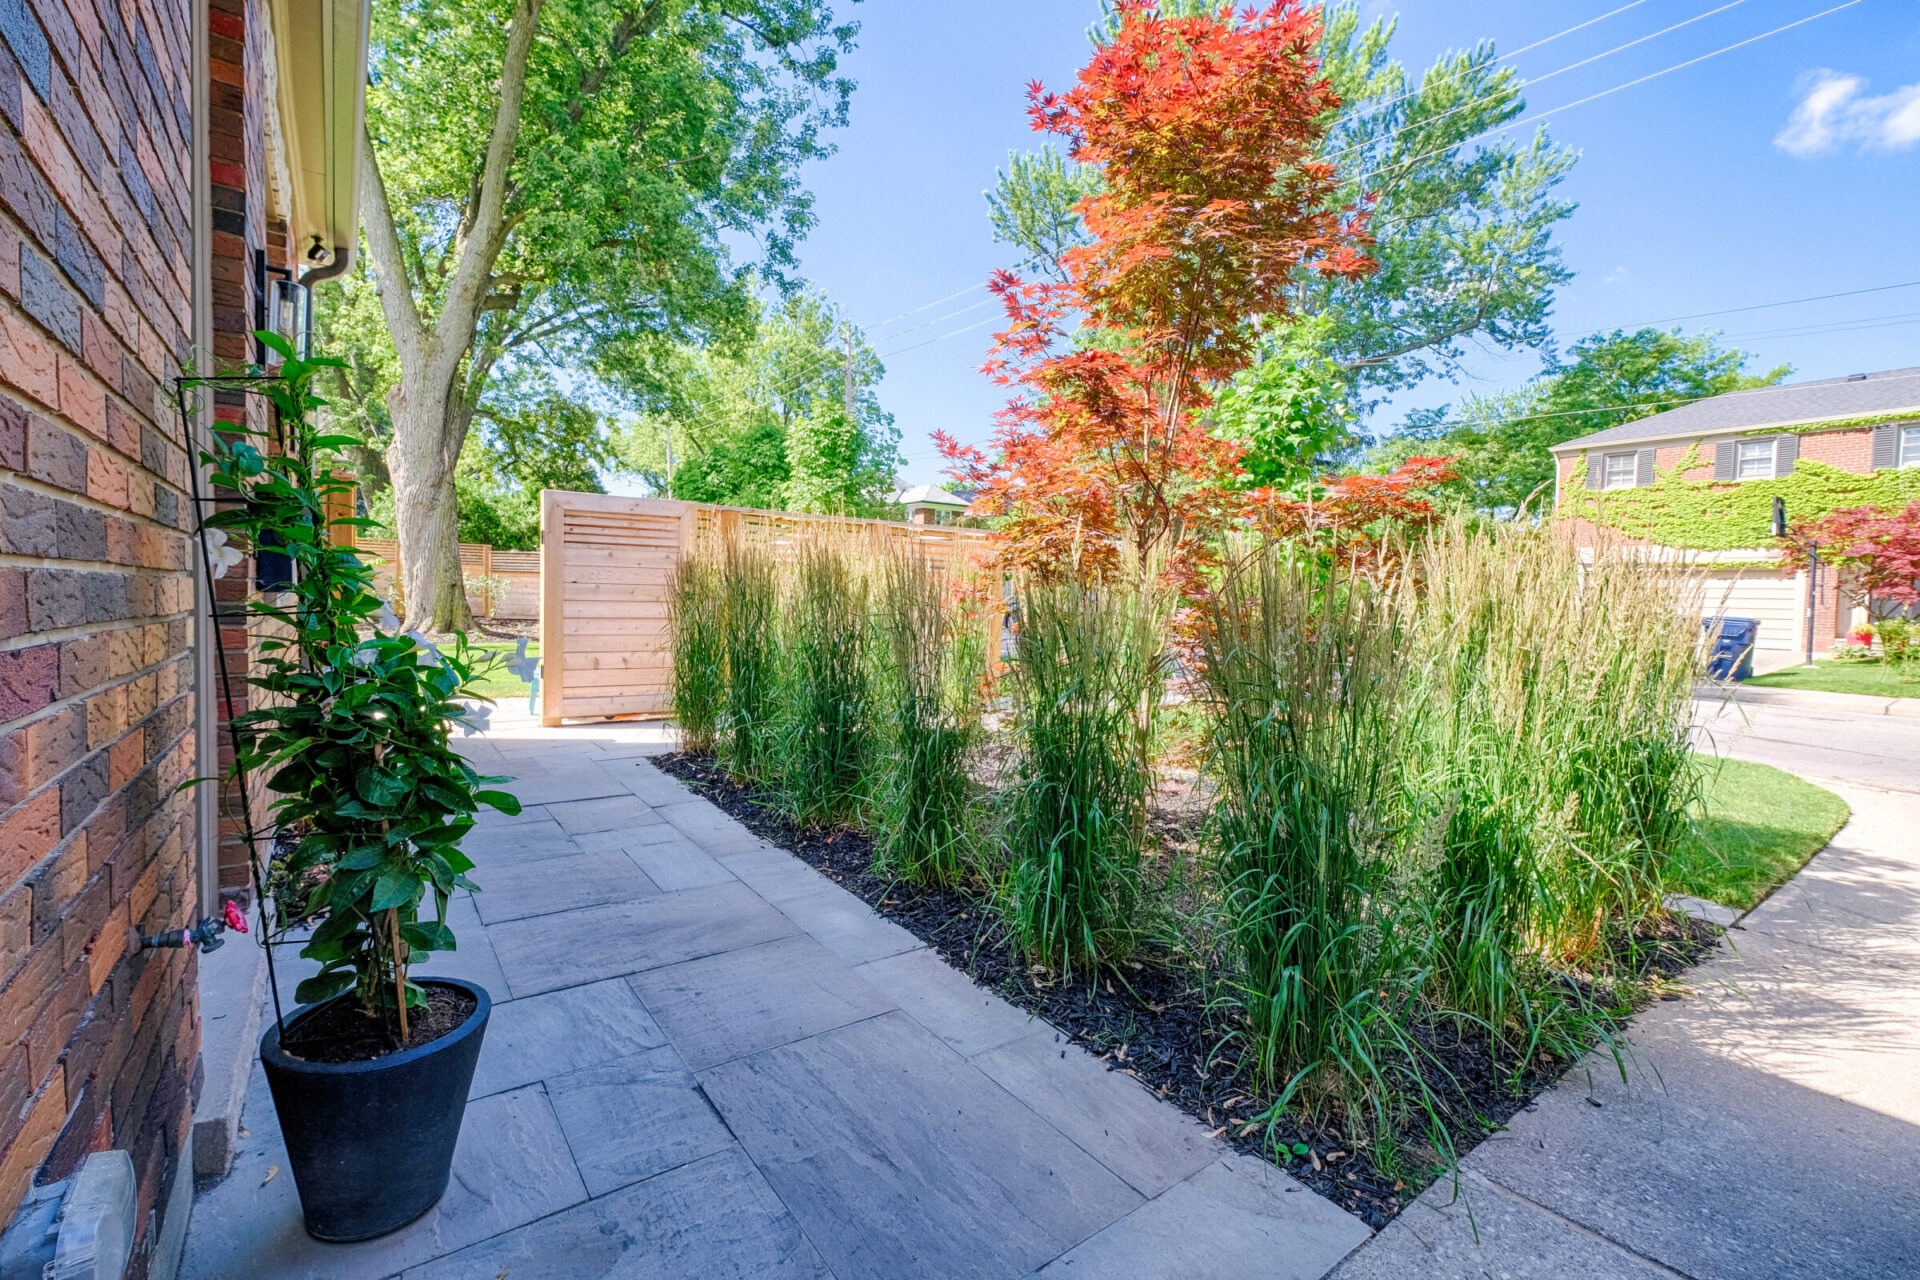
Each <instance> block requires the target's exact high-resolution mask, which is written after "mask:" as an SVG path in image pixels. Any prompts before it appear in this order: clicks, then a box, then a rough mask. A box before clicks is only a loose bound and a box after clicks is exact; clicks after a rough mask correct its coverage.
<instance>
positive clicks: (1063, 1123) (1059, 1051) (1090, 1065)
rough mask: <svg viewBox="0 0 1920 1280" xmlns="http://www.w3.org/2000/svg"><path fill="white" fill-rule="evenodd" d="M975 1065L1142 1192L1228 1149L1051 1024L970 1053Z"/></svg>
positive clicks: (1152, 1192)
mask: <svg viewBox="0 0 1920 1280" xmlns="http://www.w3.org/2000/svg"><path fill="white" fill-rule="evenodd" d="M973 1061H974V1065H975V1066H977V1067H979V1068H980V1069H981V1070H982V1071H984V1072H986V1073H987V1075H989V1076H991V1077H992V1078H993V1079H994V1081H995V1082H997V1083H998V1084H999V1085H1000V1086H1001V1087H1002V1088H1003V1089H1005V1090H1006V1091H1007V1092H1008V1093H1011V1094H1012V1095H1013V1096H1014V1097H1016V1098H1018V1099H1020V1101H1022V1102H1024V1103H1026V1104H1027V1105H1028V1106H1030V1107H1032V1108H1033V1109H1034V1110H1035V1111H1037V1112H1039V1113H1040V1114H1041V1115H1043V1116H1046V1117H1047V1118H1048V1119H1049V1120H1051V1121H1052V1122H1053V1123H1054V1125H1055V1126H1056V1127H1057V1128H1059V1129H1060V1131H1061V1132H1063V1133H1065V1134H1066V1135H1067V1136H1068V1137H1069V1138H1072V1139H1073V1140H1074V1141H1075V1142H1077V1143H1079V1144H1080V1145H1081V1146H1082V1147H1084V1148H1086V1150H1088V1151H1089V1152H1091V1153H1092V1154H1093V1155H1094V1157H1095V1158H1097V1159H1098V1160H1099V1161H1100V1162H1101V1163H1102V1164H1104V1165H1106V1166H1107V1168H1109V1169H1112V1170H1113V1171H1114V1172H1115V1173H1117V1174H1119V1175H1120V1176H1121V1177H1123V1178H1125V1179H1126V1180H1127V1181H1128V1182H1129V1183H1131V1184H1132V1185H1133V1188H1134V1189H1135V1190H1136V1191H1138V1192H1140V1193H1141V1194H1142V1195H1146V1196H1157V1195H1159V1194H1160V1193H1161V1192H1162V1191H1165V1190H1166V1189H1167V1188H1168V1187H1170V1186H1172V1185H1173V1184H1174V1183H1176V1182H1178V1181H1180V1180H1181V1179H1182V1178H1185V1177H1187V1176H1188V1175H1189V1174H1193V1173H1197V1172H1199V1171H1200V1170H1201V1169H1203V1168H1205V1167H1206V1166H1207V1165H1209V1164H1211V1163H1213V1162H1214V1161H1216V1160H1218V1159H1219V1158H1220V1157H1221V1156H1223V1155H1225V1154H1226V1148H1224V1147H1223V1146H1221V1144H1220V1143H1219V1142H1217V1141H1215V1140H1214V1139H1212V1138H1209V1137H1208V1136H1207V1132H1206V1130H1205V1129H1203V1128H1201V1127H1200V1124H1199V1122H1198V1121H1196V1120H1194V1119H1193V1118H1192V1117H1191V1116H1189V1115H1187V1114H1186V1113H1185V1112H1184V1111H1180V1110H1178V1109H1177V1108H1175V1107H1172V1106H1169V1105H1168V1104H1166V1103H1165V1102H1162V1101H1161V1100H1160V1099H1158V1098H1156V1097H1154V1096H1153V1095H1152V1094H1150V1093H1148V1092H1147V1091H1146V1089H1145V1088H1143V1087H1142V1086H1141V1084H1140V1083H1139V1081H1137V1080H1135V1079H1134V1078H1133V1077H1131V1076H1128V1075H1123V1074H1121V1073H1120V1072H1117V1071H1108V1070H1107V1069H1106V1067H1105V1065H1104V1064H1102V1063H1099V1062H1096V1061H1095V1060H1094V1059H1093V1058H1092V1057H1091V1056H1090V1055H1089V1054H1087V1053H1086V1051H1085V1050H1083V1049H1081V1048H1080V1047H1079V1046H1078V1045H1075V1044H1071V1043H1069V1042H1068V1041H1067V1038H1066V1037H1065V1036H1063V1035H1061V1034H1060V1033H1059V1032H1058V1031H1055V1030H1054V1029H1053V1028H1052V1027H1044V1028H1043V1029H1042V1030H1039V1031H1035V1032H1031V1033H1029V1034H1027V1035H1024V1036H1022V1037H1021V1038H1020V1039H1018V1040H1014V1041H1011V1042H1009V1043H1007V1044H1004V1045H1002V1046H1000V1047H999V1048H997V1049H990V1050H988V1051H987V1052H986V1053H983V1054H981V1055H979V1056H978V1057H976V1058H975V1059H974V1060H973Z"/></svg>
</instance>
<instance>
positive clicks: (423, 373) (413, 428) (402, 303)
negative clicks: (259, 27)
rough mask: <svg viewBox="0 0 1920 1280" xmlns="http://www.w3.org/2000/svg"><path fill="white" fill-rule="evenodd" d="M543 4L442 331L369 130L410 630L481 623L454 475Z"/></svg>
mask: <svg viewBox="0 0 1920 1280" xmlns="http://www.w3.org/2000/svg"><path fill="white" fill-rule="evenodd" d="M541 4H542V0H515V4H514V12H513V17H512V19H511V20H510V22H509V24H508V33H507V48H506V57H505V60H504V62H503V63H502V65H501V69H500V82H499V83H500V101H499V104H498V105H497V106H496V108H495V110H494V118H493V128H492V131H491V133H490V135H489V137H488V139H487V150H486V155H485V158H484V159H483V160H482V162H481V169H480V172H479V174H478V175H476V178H475V182H474V188H473V194H472V196H471V197H470V199H469V201H468V204H467V207H466V209H465V210H463V211H462V216H461V222H460V227H459V229H458V231H457V232H456V234H455V238H454V243H453V245H452V246H451V253H452V259H453V269H452V272H451V275H450V276H448V277H447V280H446V284H445V287H444V288H443V289H442V290H441V291H440V296H439V298H438V303H439V305H438V307H437V309H436V314H435V315H434V318H433V321H432V323H431V324H429V323H428V321H427V320H426V318H425V316H423V315H422V313H421V307H420V299H419V298H418V297H416V295H415V284H416V282H415V281H414V280H413V279H411V278H410V276H409V274H408V270H407V257H406V254H405V252H404V251H403V250H402V248H401V244H400V236H399V232H398V230H397V228H396V224H395V221H394V216H393V206H392V204H391V203H390V202H389V200H388V198H387V189H386V183H385V181H384V180H383V179H382V177H381V174H380V165H379V161H378V159H377V158H376V156H375V154H374V144H373V137H372V135H371V134H370V133H369V134H368V135H367V136H366V137H365V138H364V139H363V144H362V148H361V184H360V185H361V222H362V225H363V226H364V228H365V231H366V237H367V257H368V259H369V261H370V262H371V263H372V265H373V279H374V288H375V290H376V291H377V292H378V293H379V295H380V306H381V310H382V311H383V312H384V313H385V315H386V320H387V331H388V333H389V334H391V335H392V337H393V347H394V352H395V354H396V355H398V356H399V358H400V394H399V396H398V397H397V403H396V404H394V406H393V408H394V410H395V412H394V415H393V444H392V445H391V446H390V447H389V448H388V450H387V464H388V469H389V471H390V472H391V474H392V477H393V498H394V513H395V517H396V523H397V525H398V526H399V527H398V528H397V529H395V531H394V534H395V537H396V538H397V539H398V540H399V543H400V580H401V585H402V588H403V589H404V591H405V593H406V625H407V626H409V627H417V628H420V629H422V630H427V631H449V630H465V629H466V628H469V627H471V626H472V625H473V613H472V611H471V610H469V609H468V608H467V595H466V584H465V581H464V580H463V579H462V577H461V573H460V540H459V539H460V534H459V519H458V515H457V511H456V508H455V500H454V491H453V473H454V468H455V466H456V465H457V464H458V463H459V461H460V450H461V447H462V446H463V445H464V444H465V443H466V438H467V425H468V423H470V422H471V421H472V418H473V409H474V406H475V404H476V403H477V400H478V397H479V395H480V393H481V391H482V390H483V389H484V384H485V380H486V377H487V371H488V369H489V368H490V366H491V360H488V361H485V362H482V361H478V360H476V361H474V362H473V363H472V365H471V367H469V369H468V371H467V375H466V379H465V382H464V384H463V383H462V378H461V368H462V362H463V361H465V360H466V359H467V356H468V352H469V349H470V348H471V347H472V345H473V339H474V334H475V333H476V332H477V330H478V328H479V321H480V316H481V312H482V310H483V309H484V308H485V306H486V305H487V298H488V295H489V293H490V291H491V290H492V287H493V268H494V264H495V262H496V261H497V260H498V259H499V256H500V251H501V249H502V247H504V245H505V243H506V238H507V195H508V187H507V181H508V179H507V171H508V168H509V166H510V165H511V164H512V161H513V151H514V146H515V142H516V140H517V139H518V137H519V133H520V107H521V101H522V98H523V97H524V95H525V91H526V81H527V59H528V57H529V56H530V55H531V52H532V49H533V37H534V30H535V28H536V26H537V25H538V23H539V18H540V9H541Z"/></svg>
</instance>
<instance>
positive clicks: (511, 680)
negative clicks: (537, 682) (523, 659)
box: [469, 640, 540, 702]
mask: <svg viewBox="0 0 1920 1280" xmlns="http://www.w3.org/2000/svg"><path fill="white" fill-rule="evenodd" d="M516 643H518V642H517V641H512V640H476V641H474V642H473V644H472V645H471V646H469V647H470V648H472V649H475V650H478V651H480V652H484V653H497V654H500V655H501V656H502V657H507V658H511V657H512V656H513V651H514V646H515V644H516ZM527 655H528V656H529V657H533V658H537V657H539V656H540V644H539V642H538V641H535V642H534V643H532V644H530V645H528V646H527ZM475 687H476V688H477V689H478V690H479V691H480V692H481V693H484V694H486V695H487V696H488V697H489V698H492V699H493V700H494V701H495V702H512V701H513V700H514V699H516V698H525V697H526V696H527V682H526V681H524V680H522V679H520V678H519V677H518V676H516V675H514V674H513V672H511V671H509V670H507V669H506V667H504V666H501V667H497V668H495V669H494V670H493V671H490V672H488V673H487V674H486V675H485V676H483V677H481V678H480V679H479V680H478V681H477V682H476V683H475Z"/></svg>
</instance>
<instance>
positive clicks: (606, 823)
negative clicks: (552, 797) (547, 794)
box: [547, 794, 666, 836]
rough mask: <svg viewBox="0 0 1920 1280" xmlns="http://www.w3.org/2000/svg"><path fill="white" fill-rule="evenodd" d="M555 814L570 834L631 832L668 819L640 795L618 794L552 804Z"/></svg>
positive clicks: (551, 807) (549, 811)
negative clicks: (635, 828)
mask: <svg viewBox="0 0 1920 1280" xmlns="http://www.w3.org/2000/svg"><path fill="white" fill-rule="evenodd" d="M547 812H548V813H550V814H552V815H553V818H554V821H556V822H558V823H559V824H560V826H561V828H562V829H563V830H565V831H566V833H567V834H568V835H571V836H577V835H583V834H585V833H587V832H590V831H629V830H632V829H633V828H634V827H647V826H652V825H654V824H656V823H660V822H665V821H666V819H665V818H662V817H661V816H660V815H659V814H657V813H655V812H654V811H653V809H652V807H651V806H649V805H648V804H647V803H646V802H645V801H644V800H641V799H640V798H639V797H637V796H631V795H624V794H623V795H617V796H608V797H605V798H602V799H594V800H574V801H571V802H569V803H567V804H549V805H548V806H547Z"/></svg>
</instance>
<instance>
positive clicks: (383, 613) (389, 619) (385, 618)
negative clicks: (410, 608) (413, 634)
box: [373, 600, 400, 631]
mask: <svg viewBox="0 0 1920 1280" xmlns="http://www.w3.org/2000/svg"><path fill="white" fill-rule="evenodd" d="M373 620H374V621H375V622H377V623H379V624H380V629H381V630H382V631H398V630H399V629H400V615H399V614H397V613H395V612H394V611H393V606H392V605H390V604H388V603H387V602H386V601H385V600H382V601H381V602H380V612H379V613H376V614H375V615H373Z"/></svg>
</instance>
